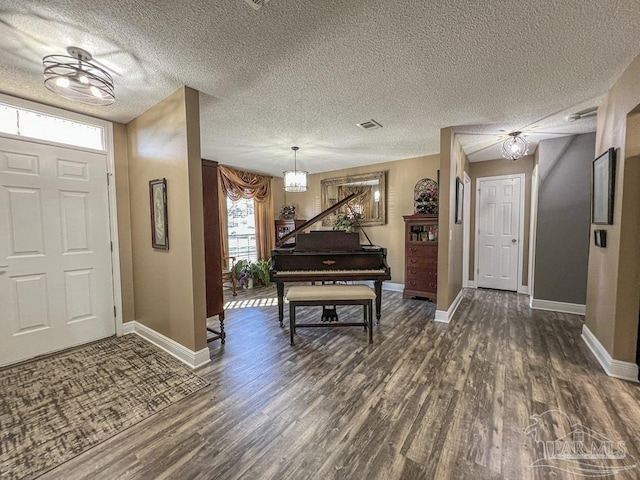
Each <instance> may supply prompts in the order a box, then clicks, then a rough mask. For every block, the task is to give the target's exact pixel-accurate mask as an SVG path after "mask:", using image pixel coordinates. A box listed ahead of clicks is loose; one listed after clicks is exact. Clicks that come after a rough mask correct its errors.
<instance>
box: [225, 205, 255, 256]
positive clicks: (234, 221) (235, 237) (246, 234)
mask: <svg viewBox="0 0 640 480" xmlns="http://www.w3.org/2000/svg"><path fill="white" fill-rule="evenodd" d="M253 210H254V205H253V199H252V198H250V199H246V198H241V199H240V200H235V201H234V200H231V199H229V197H227V229H228V232H229V240H228V241H229V256H231V257H236V261H238V260H251V261H254V262H255V261H256V260H258V249H257V246H256V222H255V218H254V216H253Z"/></svg>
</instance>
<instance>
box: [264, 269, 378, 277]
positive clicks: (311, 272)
mask: <svg viewBox="0 0 640 480" xmlns="http://www.w3.org/2000/svg"><path fill="white" fill-rule="evenodd" d="M384 273H386V270H385V269H384V268H379V269H375V270H279V271H278V272H276V273H275V274H274V275H273V276H274V277H279V276H281V275H354V274H356V275H380V274H384Z"/></svg>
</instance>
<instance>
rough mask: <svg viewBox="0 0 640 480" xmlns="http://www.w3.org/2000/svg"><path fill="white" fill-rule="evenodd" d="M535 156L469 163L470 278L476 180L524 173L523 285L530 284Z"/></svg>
mask: <svg viewBox="0 0 640 480" xmlns="http://www.w3.org/2000/svg"><path fill="white" fill-rule="evenodd" d="M533 165H534V157H533V155H528V156H526V157H522V158H521V159H519V160H516V161H513V160H505V159H500V160H488V161H485V162H472V163H470V164H469V172H468V173H469V176H470V177H471V192H472V194H471V212H472V213H471V228H470V235H469V236H470V239H469V279H471V280H474V279H475V278H476V276H475V269H474V259H475V242H476V236H475V232H476V214H475V212H476V185H477V183H476V181H477V179H478V178H482V177H495V176H499V175H513V174H517V173H524V185H523V187H524V238H523V240H522V241H523V242H524V244H523V249H524V255H523V258H522V265H521V266H520V269H521V270H520V271H521V272H522V275H521V282H522V285H528V284H529V238H530V231H531V173H532V171H533Z"/></svg>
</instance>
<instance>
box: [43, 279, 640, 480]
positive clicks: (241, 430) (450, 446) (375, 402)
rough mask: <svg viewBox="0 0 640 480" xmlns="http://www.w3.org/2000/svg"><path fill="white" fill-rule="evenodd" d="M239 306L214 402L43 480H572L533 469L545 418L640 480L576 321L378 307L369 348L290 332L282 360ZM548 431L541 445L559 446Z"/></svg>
mask: <svg viewBox="0 0 640 480" xmlns="http://www.w3.org/2000/svg"><path fill="white" fill-rule="evenodd" d="M252 294H253V295H248V294H247V293H246V292H243V293H241V294H240V295H239V296H238V297H237V300H236V299H235V298H233V297H230V296H229V297H228V300H230V301H233V300H236V305H237V308H234V307H231V308H228V309H227V322H226V330H227V335H228V336H227V343H226V345H224V346H221V345H220V344H219V342H214V343H212V344H211V345H210V349H211V358H212V363H211V364H210V365H208V366H206V367H204V368H202V369H200V370H199V371H197V373H198V374H199V375H201V376H203V377H205V378H206V379H208V380H209V381H210V382H211V386H209V387H207V388H205V389H203V390H201V391H200V392H198V393H196V394H194V395H193V396H191V397H189V398H188V399H186V400H184V401H182V402H180V403H178V404H176V405H173V406H171V407H169V408H167V409H166V410H164V411H162V412H160V413H158V414H156V415H155V416H153V417H151V418H149V419H147V420H145V421H144V422H142V423H140V424H138V425H136V426H134V427H133V428H130V429H129V430H127V431H125V432H123V433H121V434H120V435H118V436H116V437H114V438H112V439H110V440H109V441H107V442H105V443H103V444H102V445H99V446H97V447H96V448H94V449H92V450H91V451H89V452H86V453H84V454H83V455H81V456H79V457H77V458H76V459H74V460H72V461H70V462H68V463H66V464H65V465H62V466H60V467H58V468H57V469H55V470H53V471H52V472H50V473H49V474H47V475H45V476H44V477H42V478H46V479H58V478H64V479H67V480H71V479H92V480H97V479H109V480H111V479H165V478H166V479H322V480H324V479H385V480H390V479H438V480H440V479H473V480H476V479H518V480H519V479H544V478H554V479H555V478H562V479H564V478H566V479H572V478H584V477H580V476H578V475H573V474H570V473H567V472H565V471H559V470H555V471H551V470H550V469H549V468H532V467H531V465H532V463H534V462H535V461H536V460H539V459H541V458H543V449H542V445H541V444H537V443H536V442H535V439H534V437H533V435H527V434H525V429H526V428H527V427H528V426H529V425H531V424H532V423H533V421H532V420H531V418H530V417H531V416H532V415H534V414H537V415H541V414H543V413H544V412H546V411H548V410H560V411H561V412H564V414H566V415H567V416H568V418H569V419H570V420H571V422H572V423H577V422H579V423H582V424H583V425H585V426H588V427H589V428H591V429H593V430H594V431H596V432H598V433H600V434H602V435H604V436H606V437H608V438H609V439H611V440H613V441H614V442H617V441H624V442H625V447H626V452H627V455H626V458H625V461H626V462H627V463H626V464H627V465H633V464H635V463H638V464H639V466H638V467H636V468H634V469H631V470H629V471H626V472H622V473H619V474H618V475H616V476H615V477H607V478H616V479H636V478H640V436H639V434H640V386H638V385H636V384H632V383H628V382H624V381H621V380H616V379H612V378H609V377H607V376H606V375H605V374H604V373H603V372H602V370H601V369H600V367H599V365H598V364H597V362H596V360H595V359H594V358H593V357H592V355H591V353H590V352H589V350H588V349H587V347H586V346H585V345H584V344H583V342H582V340H581V339H580V334H581V328H582V317H579V316H575V315H569V314H561V313H554V312H543V311H534V310H531V309H529V308H528V306H527V304H526V301H527V297H524V296H521V295H517V294H515V293H510V292H497V291H491V290H470V291H467V292H465V297H464V299H463V301H462V303H461V304H460V306H459V308H458V311H457V313H456V315H455V318H454V319H453V321H452V322H451V324H449V325H446V324H440V323H434V321H433V317H434V304H432V303H430V302H427V301H423V300H403V299H402V295H401V294H400V293H396V292H388V291H385V292H384V294H383V314H382V323H381V325H379V326H376V327H375V334H374V344H373V345H368V344H367V336H366V333H365V332H364V331H363V329H362V328H361V327H354V328H326V329H301V330H299V331H298V334H297V337H296V345H295V347H291V346H290V345H289V339H288V335H289V332H288V327H285V328H280V327H279V326H278V320H277V306H276V304H275V301H274V299H275V289H274V288H267V289H258V290H255V291H254V292H252ZM260 303H262V305H260ZM298 311H299V313H298V314H299V315H300V316H301V318H304V317H305V315H310V316H311V318H315V317H316V316H319V312H320V310H319V308H317V307H316V308H312V307H309V308H306V309H305V308H300V309H298ZM338 311H339V313H340V315H341V319H344V320H346V319H348V318H349V316H350V315H352V316H353V317H354V318H358V319H359V318H360V316H361V308H360V307H343V308H340V307H339V310H338ZM285 316H286V313H285ZM285 324H286V322H285ZM547 420H549V418H548V417H543V422H542V423H541V425H542V427H541V429H540V434H541V435H540V438H542V439H544V438H546V439H548V438H551V439H555V438H559V437H561V436H562V435H564V434H565V433H569V430H570V426H567V425H564V424H563V423H562V421H547ZM545 421H546V424H545V423H544V422H545ZM567 428H569V429H567ZM604 463H605V464H606V462H604Z"/></svg>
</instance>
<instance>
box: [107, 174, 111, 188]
mask: <svg viewBox="0 0 640 480" xmlns="http://www.w3.org/2000/svg"><path fill="white" fill-rule="evenodd" d="M110 182H111V180H110V179H109V172H107V185H110Z"/></svg>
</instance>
